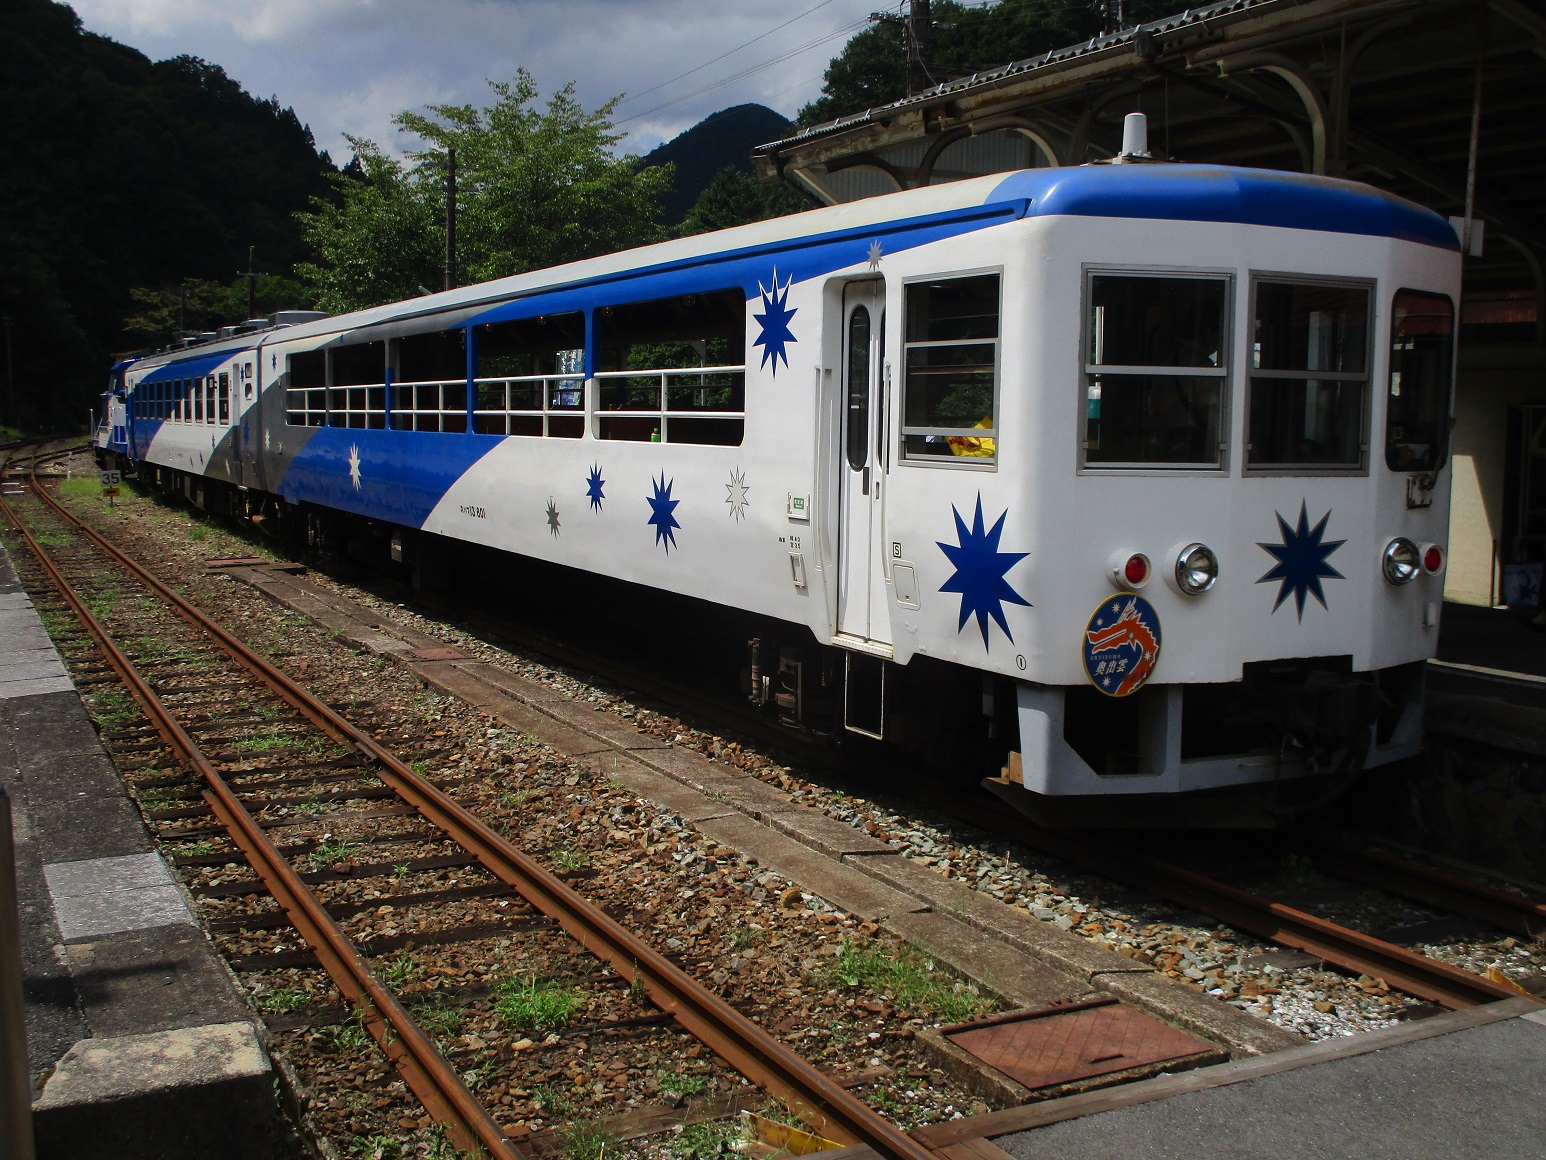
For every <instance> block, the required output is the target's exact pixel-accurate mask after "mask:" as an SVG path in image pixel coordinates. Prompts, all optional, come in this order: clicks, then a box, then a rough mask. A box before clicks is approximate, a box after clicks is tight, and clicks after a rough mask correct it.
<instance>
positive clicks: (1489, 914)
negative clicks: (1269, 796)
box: [1295, 838, 1546, 941]
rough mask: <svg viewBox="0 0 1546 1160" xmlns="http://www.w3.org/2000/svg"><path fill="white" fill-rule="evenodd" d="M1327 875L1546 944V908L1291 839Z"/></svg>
mask: <svg viewBox="0 0 1546 1160" xmlns="http://www.w3.org/2000/svg"><path fill="white" fill-rule="evenodd" d="M1295 841H1296V842H1297V843H1298V844H1299V845H1301V846H1303V847H1304V848H1305V850H1306V851H1307V852H1308V853H1309V855H1310V857H1311V858H1312V859H1313V860H1314V861H1315V862H1317V863H1319V864H1320V865H1322V866H1324V867H1325V868H1326V869H1327V870H1328V871H1329V872H1330V873H1332V874H1335V875H1337V876H1338V877H1342V878H1351V879H1354V880H1355V881H1358V882H1367V883H1369V884H1370V885H1371V886H1378V887H1379V888H1380V889H1381V890H1388V891H1390V893H1392V894H1399V895H1402V896H1403V897H1406V898H1411V899H1414V900H1415V901H1417V902H1423V903H1427V904H1428V905H1429V906H1434V907H1437V908H1438V909H1440V910H1449V911H1453V912H1454V913H1456V914H1464V915H1469V916H1470V917H1471V918H1475V919H1479V920H1481V921H1482V922H1485V923H1488V924H1490V925H1492V926H1495V927H1498V928H1499V929H1500V930H1506V931H1509V932H1511V933H1513V934H1522V935H1524V936H1525V937H1526V938H1532V939H1536V940H1538V941H1546V903H1541V902H1536V901H1534V900H1533V899H1530V898H1524V897H1521V896H1520V895H1518V894H1510V893H1509V892H1508V891H1506V890H1499V889H1497V888H1496V887H1492V886H1486V885H1483V884H1482V883H1480V882H1472V881H1470V880H1468V879H1465V878H1460V877H1457V876H1456V875H1453V874H1446V873H1444V872H1443V871H1442V870H1435V869H1433V868H1432V867H1431V866H1423V865H1421V864H1419V863H1416V862H1409V861H1407V860H1406V859H1404V858H1397V857H1395V856H1393V855H1391V854H1385V853H1382V852H1380V851H1378V850H1363V849H1359V848H1358V847H1357V846H1354V845H1352V844H1351V843H1349V842H1346V841H1342V840H1339V839H1334V838H1296V839H1295Z"/></svg>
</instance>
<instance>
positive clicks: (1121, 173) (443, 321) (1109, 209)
mask: <svg viewBox="0 0 1546 1160" xmlns="http://www.w3.org/2000/svg"><path fill="white" fill-rule="evenodd" d="M1056 215H1074V216H1090V217H1120V218H1149V219H1156V220H1172V221H1204V222H1220V223H1238V224H1246V225H1262V226H1273V227H1279V228H1286V229H1303V230H1318V231H1328V232H1335V233H1351V234H1361V235H1365V236H1371V237H1387V238H1392V239H1397V240H1401V241H1409V242H1417V243H1420V244H1424V245H1430V246H1435V247H1438V248H1441V249H1448V250H1458V249H1459V243H1458V240H1457V239H1456V236H1455V232H1454V229H1453V228H1452V227H1451V226H1450V224H1449V223H1448V222H1447V221H1446V220H1445V219H1444V218H1442V217H1440V216H1439V215H1438V214H1436V213H1434V212H1433V211H1431V210H1428V209H1425V208H1424V207H1422V206H1419V205H1417V204H1415V203H1413V202H1409V201H1406V200H1404V199H1402V198H1399V197H1396V196H1395V195H1393V194H1389V193H1385V192H1383V191H1381V190H1378V189H1375V188H1373V187H1372V186H1368V185H1363V184H1361V183H1358V182H1353V181H1344V180H1341V179H1338V178H1331V177H1319V176H1313V175H1308V174H1300V173H1289V172H1285V171H1281V170H1268V169H1242V168H1234V167H1229V166H1219V165H1189V164H1177V163H1171V162H1149V163H1132V164H1091V165H1080V166H1066V167H1058V168H1045V169H1025V170H1019V171H1017V172H1012V173H1007V174H1004V173H999V174H991V175H988V176H986V177H977V178H970V179H968V180H964V181H955V182H948V183H946V184H942V185H935V186H927V187H925V188H923V189H912V190H904V191H902V192H899V193H892V194H885V195H882V196H879V197H872V198H865V199H863V200H861V201H855V202H846V203H843V204H840V205H834V206H826V207H823V208H819V209H812V210H807V211H806V212H804V213H799V214H791V215H788V216H785V217H779V218H770V219H768V220H766V221H760V222H754V223H752V224H750V225H744V226H736V227H734V228H731V229H727V230H719V231H716V232H714V233H708V234H698V235H695V236H692V237H687V238H677V239H674V240H672V241H667V242H659V243H656V244H655V245H650V246H643V247H639V248H637V249H632V250H622V251H619V252H617V253H613V254H605V255H602V256H600V257H596V258H587V259H584V260H582V261H578V262H571V263H568V264H566V265H562V266H554V267H551V268H548V269H544V270H535V271H531V272H529V273H524V274H516V275H513V276H511V277H508V278H500V279H496V280H494V281H492V282H484V283H480V284H477V285H473V286H465V287H461V288H459V289H456V290H448V291H443V292H441V293H436V294H429V295H425V296H424V297H422V298H413V299H409V300H407V301H403V302H394V303H389V304H387V305H384V306H375V307H371V308H368V309H366V310H359V311H354V312H352V313H350V314H343V315H338V316H336V317H332V318H327V319H319V320H317V321H313V322H304V323H300V324H298V325H295V326H290V327H286V328H284V329H283V330H281V331H278V332H267V333H265V334H261V335H248V336H243V337H241V338H233V339H231V340H228V341H227V342H225V343H218V344H211V345H209V346H201V347H199V348H197V351H196V353H195V352H194V351H178V352H169V353H168V354H165V355H157V356H153V357H151V358H147V359H143V360H140V362H139V364H138V365H141V366H144V365H147V364H149V365H164V364H166V363H172V362H177V363H189V364H191V363H193V362H194V361H195V360H199V361H202V360H204V359H206V358H208V357H210V356H212V355H215V354H220V355H222V357H223V358H228V357H230V356H231V355H233V354H236V353H239V352H240V351H242V350H247V349H250V348H251V347H253V346H255V345H259V344H260V343H262V342H267V341H269V340H270V339H272V338H273V337H274V336H275V334H276V333H277V334H278V335H280V336H282V338H283V340H285V341H290V340H292V339H308V338H318V337H326V336H335V335H344V334H350V335H354V334H357V332H360V331H362V330H366V331H369V332H370V335H369V336H370V337H390V336H391V335H392V334H394V333H398V332H402V333H407V332H409V331H416V330H423V329H425V323H427V322H428V323H430V324H431V325H432V326H438V327H440V328H443V329H449V328H452V327H456V326H466V325H473V324H477V323H481V322H486V321H493V320H495V319H497V318H499V317H504V316H509V315H510V314H512V313H515V312H516V311H514V310H512V309H510V306H511V305H513V303H512V300H516V301H517V302H518V301H519V300H521V299H525V298H529V297H531V296H533V295H535V294H538V293H552V292H556V291H575V290H578V289H581V288H590V289H599V288H603V287H605V286H606V285H607V284H610V283H615V282H617V281H619V280H622V279H624V278H628V279H631V278H634V277H638V276H642V275H651V274H666V273H670V272H672V271H690V270H701V269H702V268H703V267H704V266H706V265H710V264H717V263H726V262H733V261H737V260H744V259H755V258H757V257H759V256H760V255H762V254H767V255H770V256H772V257H774V258H779V260H780V264H781V265H782V259H781V257H780V255H781V254H782V253H783V252H785V251H787V250H788V249H790V248H791V247H792V246H800V247H814V246H817V245H825V244H826V243H833V242H838V241H842V240H844V239H850V240H856V239H860V238H866V237H868V236H870V235H871V234H873V233H875V232H877V231H880V232H883V233H885V234H890V235H896V234H898V233H903V232H908V231H921V232H923V233H925V234H934V233H937V232H938V231H939V229H940V228H941V227H946V226H948V224H949V223H951V222H956V223H961V222H963V221H964V220H965V219H989V218H998V219H1002V220H1009V219H1010V218H1017V217H1041V216H1056ZM983 224H987V221H986V220H984V221H983ZM786 273H787V271H786ZM571 297H572V296H571ZM502 306H504V307H505V309H501V307H502ZM189 373H190V374H194V373H199V372H196V371H191V370H190V372H189Z"/></svg>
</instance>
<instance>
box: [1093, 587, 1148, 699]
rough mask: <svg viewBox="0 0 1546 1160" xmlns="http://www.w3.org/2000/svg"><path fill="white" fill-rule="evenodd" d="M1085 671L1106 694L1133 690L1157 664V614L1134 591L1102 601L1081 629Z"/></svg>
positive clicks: (1140, 685)
mask: <svg viewBox="0 0 1546 1160" xmlns="http://www.w3.org/2000/svg"><path fill="white" fill-rule="evenodd" d="M1083 649H1084V671H1085V672H1086V673H1087V674H1088V675H1089V678H1090V683H1091V684H1092V685H1094V686H1095V687H1096V688H1097V689H1099V690H1100V691H1101V692H1102V693H1105V694H1106V695H1107V696H1108V697H1125V696H1127V695H1128V694H1129V693H1136V692H1137V691H1138V690H1139V689H1141V688H1142V687H1143V684H1144V682H1145V681H1147V680H1148V679H1149V676H1150V674H1151V673H1153V672H1154V666H1155V665H1156V664H1158V663H1159V653H1160V622H1159V614H1158V613H1157V612H1155V611H1154V605H1152V604H1150V603H1149V602H1148V601H1147V600H1145V599H1144V598H1143V597H1142V596H1139V595H1138V594H1137V593H1136V592H1119V593H1117V594H1116V595H1115V596H1113V597H1110V598H1109V599H1106V600H1103V601H1101V603H1100V607H1099V608H1097V609H1096V610H1095V611H1094V613H1092V614H1091V616H1090V622H1089V624H1087V625H1085V628H1084V645H1083Z"/></svg>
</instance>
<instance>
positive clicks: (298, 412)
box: [285, 350, 327, 427]
mask: <svg viewBox="0 0 1546 1160" xmlns="http://www.w3.org/2000/svg"><path fill="white" fill-rule="evenodd" d="M285 375H286V379H285V423H286V424H287V425H289V426H291V427H321V426H324V425H325V424H326V423H327V352H326V351H321V350H307V351H301V352H299V353H297V354H289V355H286V356H285Z"/></svg>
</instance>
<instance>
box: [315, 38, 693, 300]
mask: <svg viewBox="0 0 1546 1160" xmlns="http://www.w3.org/2000/svg"><path fill="white" fill-rule="evenodd" d="M489 87H490V89H492V90H493V93H494V97H495V100H494V102H493V103H492V104H491V105H488V106H486V107H484V108H482V109H479V108H476V107H474V106H472V105H431V106H430V107H429V115H427V116H426V115H421V114H419V113H412V112H405V113H400V114H398V116H396V117H395V118H393V123H394V124H396V125H398V126H399V127H400V128H403V129H406V130H408V131H409V132H411V133H413V134H415V135H416V136H418V137H419V138H420V140H422V141H423V142H424V143H425V148H422V149H419V150H414V151H410V152H409V153H408V163H407V164H406V165H404V164H400V163H399V162H396V161H394V160H393V159H391V158H389V157H386V156H385V155H384V154H382V152H381V150H380V149H379V148H378V147H377V146H376V145H375V143H374V142H371V141H367V140H363V139H354V138H350V144H351V145H352V146H353V147H354V149H355V155H356V157H357V158H358V159H359V161H360V175H359V177H353V176H350V175H348V174H347V173H346V174H344V175H341V176H340V177H339V178H338V179H337V180H336V181H335V182H334V185H335V189H336V191H337V193H338V201H337V202H331V201H326V200H323V199H316V200H315V202H314V209H313V211H312V212H311V213H308V214H304V215H302V223H303V226H304V228H305V230H306V235H307V239H308V240H309V241H310V242H311V244H312V246H313V248H314V249H315V250H316V252H317V254H318V260H317V261H316V262H313V263H308V264H305V265H303V266H299V267H297V273H299V274H300V275H301V276H302V277H303V278H304V279H306V281H307V282H308V283H309V284H311V285H312V286H313V287H315V289H316V291H317V296H318V301H319V304H320V307H321V309H324V310H332V311H340V310H350V309H357V308H359V307H363V306H371V305H376V304H378V303H382V302H390V301H393V300H395V299H399V298H407V297H412V296H413V295H414V294H416V293H418V292H419V291H418V288H419V287H421V286H424V287H431V286H437V285H439V284H440V278H441V271H442V263H443V261H444V257H443V255H444V252H445V250H444V237H445V235H444V228H445V227H444V213H445V179H446V156H447V153H448V151H449V150H451V149H455V150H456V167H457V210H458V212H457V250H458V254H457V263H458V267H459V270H460V280H461V281H463V282H482V281H487V280H488V279H491V278H501V277H506V276H508V275H510V274H519V273H521V272H522V271H525V270H531V269H537V268H540V267H543V266H552V265H556V264H558V263H561V262H570V261H575V260H577V259H580V258H588V257H593V256H595V255H597V254H606V253H611V252H613V251H615V250H620V249H624V248H626V247H628V246H634V245H640V244H642V243H645V242H651V241H656V240H659V239H660V238H661V237H663V236H664V231H663V230H662V229H661V227H660V225H659V224H658V222H657V218H658V216H659V213H660V198H661V196H662V195H663V194H664V193H665V192H666V191H667V190H668V189H669V188H670V182H671V170H670V168H669V167H659V166H644V167H641V166H640V165H639V159H638V158H637V157H633V156H626V157H614V156H613V155H612V153H611V152H610V150H611V147H612V146H613V145H615V144H616V143H617V141H618V140H620V137H619V135H618V134H616V133H614V132H612V127H611V121H610V117H611V114H612V110H613V108H614V106H615V104H616V102H615V101H609V102H607V103H606V104H604V105H602V106H601V107H600V108H598V109H595V110H594V111H590V112H587V111H586V110H585V109H584V108H583V107H582V106H581V105H580V103H579V102H578V101H577V100H575V97H574V86H573V84H569V85H565V86H564V87H563V88H562V89H560V90H559V91H558V92H557V93H555V94H554V95H553V96H551V97H550V98H549V99H548V100H547V102H546V104H545V105H543V106H540V107H539V106H538V105H537V104H536V101H537V96H538V93H537V88H536V85H535V83H534V82H533V81H532V78H531V76H530V74H528V73H527V72H526V71H525V70H524V69H523V70H521V71H520V72H518V73H517V74H516V78H515V80H514V81H511V82H498V81H490V82H489Z"/></svg>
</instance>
